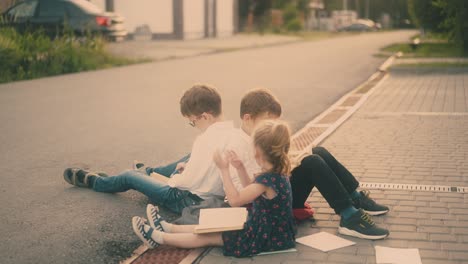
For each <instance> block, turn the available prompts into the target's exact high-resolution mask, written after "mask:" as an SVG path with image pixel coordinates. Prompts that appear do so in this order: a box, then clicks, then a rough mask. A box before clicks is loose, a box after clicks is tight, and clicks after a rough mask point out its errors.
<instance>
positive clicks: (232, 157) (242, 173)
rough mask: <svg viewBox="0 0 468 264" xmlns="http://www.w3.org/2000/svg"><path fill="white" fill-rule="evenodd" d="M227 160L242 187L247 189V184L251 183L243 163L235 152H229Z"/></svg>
mask: <svg viewBox="0 0 468 264" xmlns="http://www.w3.org/2000/svg"><path fill="white" fill-rule="evenodd" d="M227 154H228V159H229V162H230V163H231V165H232V166H233V167H234V168H235V169H236V171H237V176H238V177H239V180H240V182H241V184H242V187H244V188H245V187H247V186H248V185H249V184H251V183H252V181H251V179H250V177H249V174H248V173H247V170H246V169H245V166H244V163H243V162H242V161H241V160H240V159H239V157H238V156H237V154H236V152H234V151H232V150H230V151H228V152H227Z"/></svg>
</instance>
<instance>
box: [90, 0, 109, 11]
mask: <svg viewBox="0 0 468 264" xmlns="http://www.w3.org/2000/svg"><path fill="white" fill-rule="evenodd" d="M90 2H91V3H93V4H95V5H96V6H97V7H99V8H100V9H102V10H103V11H105V10H106V0H91V1H90Z"/></svg>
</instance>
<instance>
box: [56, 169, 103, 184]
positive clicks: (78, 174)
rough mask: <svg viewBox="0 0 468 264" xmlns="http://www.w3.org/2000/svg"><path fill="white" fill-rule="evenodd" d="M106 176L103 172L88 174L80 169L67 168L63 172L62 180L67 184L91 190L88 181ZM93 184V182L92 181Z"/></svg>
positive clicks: (88, 172)
mask: <svg viewBox="0 0 468 264" xmlns="http://www.w3.org/2000/svg"><path fill="white" fill-rule="evenodd" d="M107 176H108V175H107V174H105V173H103V172H90V171H87V170H84V169H80V168H67V169H66V170H65V171H64V172H63V178H64V179H65V181H66V182H68V183H69V184H72V185H75V186H78V187H85V188H91V187H92V184H91V183H90V179H91V178H92V177H95V178H97V177H107ZM93 182H94V181H93Z"/></svg>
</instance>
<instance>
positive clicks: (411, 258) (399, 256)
mask: <svg viewBox="0 0 468 264" xmlns="http://www.w3.org/2000/svg"><path fill="white" fill-rule="evenodd" d="M375 258H376V262H377V263H392V264H422V262H421V256H420V255H419V249H417V248H390V247H381V246H375Z"/></svg>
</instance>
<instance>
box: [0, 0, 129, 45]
mask: <svg viewBox="0 0 468 264" xmlns="http://www.w3.org/2000/svg"><path fill="white" fill-rule="evenodd" d="M123 22H124V18H123V17H122V16H120V15H118V14H116V13H110V12H103V11H102V10H101V9H99V8H98V7H97V6H95V5H94V4H92V3H90V2H88V1H86V0H24V1H20V2H18V3H17V4H15V5H14V6H12V7H10V8H9V9H7V10H6V11H5V12H4V13H2V14H1V24H2V26H7V27H13V28H15V29H16V30H18V31H19V32H24V31H26V30H37V29H39V28H42V29H43V30H44V31H45V33H46V34H47V35H49V36H51V37H56V36H59V35H61V34H63V32H64V29H65V27H67V28H69V29H71V30H73V32H74V33H75V34H76V35H77V36H83V35H86V34H88V33H91V34H102V35H103V36H104V37H106V38H107V39H109V40H114V41H120V40H123V39H124V38H125V37H126V36H127V30H126V29H125V27H124V23H123Z"/></svg>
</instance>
